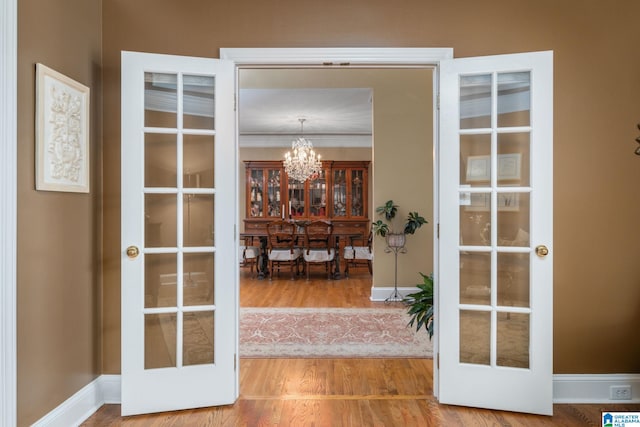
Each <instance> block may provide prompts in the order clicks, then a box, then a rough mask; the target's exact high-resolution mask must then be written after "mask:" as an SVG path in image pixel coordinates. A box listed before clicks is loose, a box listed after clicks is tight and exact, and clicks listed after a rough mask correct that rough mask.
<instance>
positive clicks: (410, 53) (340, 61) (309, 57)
mask: <svg viewBox="0 0 640 427" xmlns="http://www.w3.org/2000/svg"><path fill="white" fill-rule="evenodd" d="M220 59H229V60H232V61H234V63H235V69H236V79H235V81H236V87H235V94H236V99H237V97H238V90H239V87H238V69H239V68H248V67H282V68H285V67H289V68H290V67H296V68H357V67H363V66H366V67H372V66H374V67H380V68H392V67H395V68H419V67H425V68H427V67H428V68H433V69H434V75H433V82H432V83H433V135H432V140H433V158H432V161H433V213H432V215H433V223H434V224H439V223H440V219H439V204H438V200H439V196H438V191H439V190H438V188H439V180H438V176H439V166H438V164H439V161H438V158H439V157H438V147H439V138H440V137H439V135H440V118H439V109H438V100H439V92H440V79H439V72H440V61H443V60H450V59H453V48H220ZM235 113H236V151H237V150H238V140H239V136H238V126H237V120H238V118H237V116H238V108H236V111H235ZM239 203H240V201H239V200H236V213H239V211H240V209H239ZM236 218H238V221H239V216H238V215H236ZM236 228H237V226H236ZM438 246H439V245H438V238H437V237H436V238H435V239H433V275H434V277H435V278H436V280H435V283H436V286H435V287H434V301H437V300H438V295H439V292H438V285H437V284H438V283H439V280H438V264H439V263H438V259H439V255H438ZM236 268H238V267H236ZM238 286H239V285H238ZM238 304H239V302H238ZM434 319H436V322H435V328H434V329H435V330H434V336H433V354H434V365H433V393H434V395H435V396H436V397H437V396H438V387H439V371H438V357H439V342H438V339H439V327H438V325H439V322H438V321H437V319H438V307H437V305H435V306H434Z"/></svg>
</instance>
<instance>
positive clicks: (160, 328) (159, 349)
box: [144, 313, 177, 369]
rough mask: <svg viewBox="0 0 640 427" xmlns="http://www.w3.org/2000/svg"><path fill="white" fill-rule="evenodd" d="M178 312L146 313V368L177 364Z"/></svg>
mask: <svg viewBox="0 0 640 427" xmlns="http://www.w3.org/2000/svg"><path fill="white" fill-rule="evenodd" d="M176 324H177V321H176V313H160V314H155V313H151V314H145V315H144V368H145V369H158V368H173V367H175V366H176Z"/></svg>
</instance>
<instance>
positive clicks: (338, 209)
mask: <svg viewBox="0 0 640 427" xmlns="http://www.w3.org/2000/svg"><path fill="white" fill-rule="evenodd" d="M333 216H334V217H344V216H347V170H346V169H334V170H333Z"/></svg>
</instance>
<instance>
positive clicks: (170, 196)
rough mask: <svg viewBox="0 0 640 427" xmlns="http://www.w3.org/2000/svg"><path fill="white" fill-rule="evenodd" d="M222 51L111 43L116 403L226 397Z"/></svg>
mask: <svg viewBox="0 0 640 427" xmlns="http://www.w3.org/2000/svg"><path fill="white" fill-rule="evenodd" d="M233 73H234V68H233V63H232V62H231V61H221V60H214V59H203V58H189V57H177V56H169V55H155V54H147V53H135V52H123V54H122V206H121V209H122V414H123V415H131V414H138V413H148V412H159V411H169V410H178V409H185V408H195V407H203V406H212V405H223V404H230V403H233V402H235V400H236V399H237V396H238V386H237V383H238V376H237V371H236V362H237V330H238V327H237V306H238V304H237V295H236V293H237V283H236V282H237V274H236V270H235V269H234V266H235V265H236V259H235V254H236V252H237V251H236V250H235V245H236V242H235V228H234V227H235V223H236V217H237V213H236V212H237V208H236V205H237V203H236V184H235V181H236V179H235V176H236V172H235V164H236V149H235V143H234V133H233V129H234V112H233V90H234V74H233Z"/></svg>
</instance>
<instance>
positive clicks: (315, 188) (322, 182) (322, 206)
mask: <svg viewBox="0 0 640 427" xmlns="http://www.w3.org/2000/svg"><path fill="white" fill-rule="evenodd" d="M309 214H310V216H314V217H326V216H327V172H326V171H325V170H324V169H323V170H322V171H320V174H318V176H317V177H315V178H313V179H310V180H309Z"/></svg>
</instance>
